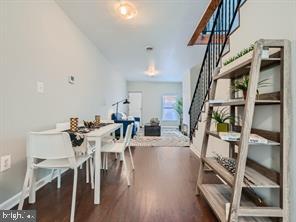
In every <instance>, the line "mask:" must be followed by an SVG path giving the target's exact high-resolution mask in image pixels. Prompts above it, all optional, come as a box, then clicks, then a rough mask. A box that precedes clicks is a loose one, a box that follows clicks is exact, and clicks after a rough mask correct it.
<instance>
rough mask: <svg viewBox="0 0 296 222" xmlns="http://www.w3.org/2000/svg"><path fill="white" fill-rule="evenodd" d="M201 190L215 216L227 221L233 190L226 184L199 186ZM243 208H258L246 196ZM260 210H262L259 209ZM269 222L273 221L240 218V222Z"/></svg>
mask: <svg viewBox="0 0 296 222" xmlns="http://www.w3.org/2000/svg"><path fill="white" fill-rule="evenodd" d="M199 189H200V191H201V193H202V195H203V196H204V198H205V199H206V200H207V202H208V204H209V205H210V207H211V208H212V209H213V211H214V213H215V215H216V216H217V217H218V219H219V220H220V221H222V222H226V221H227V217H228V212H229V206H230V200H231V196H232V191H231V189H230V188H229V187H228V186H227V185H224V184H203V185H200V186H199ZM241 206H242V207H244V209H248V208H249V209H255V208H257V209H258V207H256V206H255V205H254V203H252V202H251V201H249V200H247V199H246V198H245V197H244V196H242V200H241ZM227 208H228V209H227ZM259 209H260V208H259ZM253 221H254V222H265V221H266V222H269V221H272V220H271V219H269V218H260V217H259V218H255V217H240V218H239V222H253Z"/></svg>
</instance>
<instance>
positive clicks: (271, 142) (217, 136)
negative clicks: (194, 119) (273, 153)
mask: <svg viewBox="0 0 296 222" xmlns="http://www.w3.org/2000/svg"><path fill="white" fill-rule="evenodd" d="M207 133H208V134H209V135H210V136H213V137H216V138H218V139H220V140H222V139H221V138H220V136H219V133H217V132H213V131H207ZM222 141H225V142H228V143H233V144H235V145H237V146H238V145H239V141H228V140H222ZM249 145H252V146H259V145H260V146H262V145H263V146H280V145H281V144H280V143H278V142H276V141H272V140H268V143H249Z"/></svg>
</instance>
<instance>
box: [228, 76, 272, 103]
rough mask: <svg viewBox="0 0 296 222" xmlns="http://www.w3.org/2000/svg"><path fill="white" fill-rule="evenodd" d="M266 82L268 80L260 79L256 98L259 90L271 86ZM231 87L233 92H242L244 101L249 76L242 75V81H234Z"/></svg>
mask: <svg viewBox="0 0 296 222" xmlns="http://www.w3.org/2000/svg"><path fill="white" fill-rule="evenodd" d="M268 81H269V79H262V80H260V81H259V82H258V86H257V96H258V95H259V88H263V87H267V86H270V85H271V84H270V82H268ZM231 87H232V90H233V92H239V91H242V92H243V96H244V99H246V98H247V91H248V87H249V76H248V75H244V76H243V78H242V79H240V80H235V81H234V83H233V85H232V86H231Z"/></svg>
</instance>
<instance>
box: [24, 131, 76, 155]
mask: <svg viewBox="0 0 296 222" xmlns="http://www.w3.org/2000/svg"><path fill="white" fill-rule="evenodd" d="M27 156H28V157H29V158H38V159H62V158H74V157H75V154H74V151H73V148H72V144H71V140H70V136H69V134H68V133H65V132H54V133H45V132H44V133H43V132H30V133H29V134H28V138H27Z"/></svg>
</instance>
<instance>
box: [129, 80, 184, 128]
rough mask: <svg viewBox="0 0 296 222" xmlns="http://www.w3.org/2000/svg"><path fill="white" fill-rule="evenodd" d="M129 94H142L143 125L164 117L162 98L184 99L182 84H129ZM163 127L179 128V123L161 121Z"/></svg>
mask: <svg viewBox="0 0 296 222" xmlns="http://www.w3.org/2000/svg"><path fill="white" fill-rule="evenodd" d="M127 89H128V91H129V92H142V104H143V106H142V120H143V121H142V123H144V124H145V123H149V122H150V119H151V118H153V117H157V118H158V119H159V120H160V121H161V117H162V96H163V95H177V96H179V97H182V83H174V82H130V81H129V82H128V83H127ZM161 124H162V125H163V126H178V125H179V122H178V121H174V122H167V121H161Z"/></svg>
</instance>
